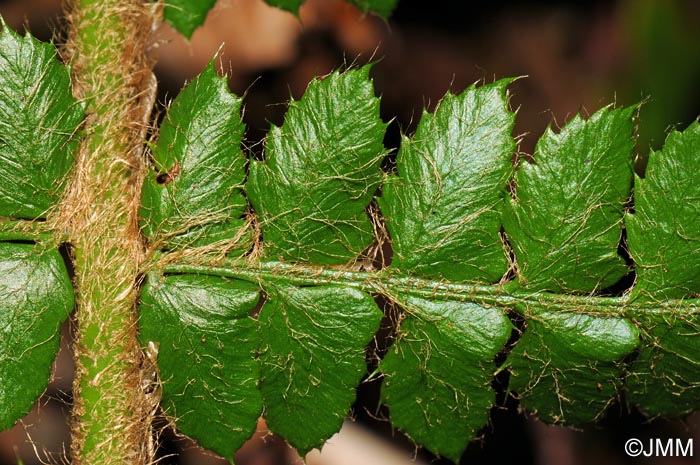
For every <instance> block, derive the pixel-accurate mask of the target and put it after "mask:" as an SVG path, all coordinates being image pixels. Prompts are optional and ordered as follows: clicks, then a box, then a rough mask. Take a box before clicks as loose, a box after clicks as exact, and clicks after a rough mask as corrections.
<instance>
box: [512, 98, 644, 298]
mask: <svg viewBox="0 0 700 465" xmlns="http://www.w3.org/2000/svg"><path fill="white" fill-rule="evenodd" d="M635 110H636V107H628V108H622V109H610V108H603V109H601V110H599V111H598V112H596V113H595V114H594V115H593V116H591V117H590V118H589V119H588V120H584V119H583V118H581V116H580V115H577V116H575V117H574V118H573V119H572V120H571V121H569V123H568V124H567V125H566V126H565V127H564V128H563V129H562V130H561V132H560V133H559V134H555V133H554V132H552V130H551V129H548V130H547V131H546V132H545V134H544V135H543V136H542V137H541V138H540V140H539V141H538V142H537V146H536V148H535V155H534V158H535V162H534V163H522V164H521V165H520V169H519V170H518V172H517V173H516V174H515V184H516V193H517V198H516V199H514V200H512V201H510V202H507V203H506V210H505V214H504V216H503V224H504V227H505V230H506V232H507V233H508V237H509V239H510V242H511V244H512V246H513V249H514V252H515V256H516V259H517V262H518V278H519V281H520V283H521V284H522V285H523V286H526V287H528V288H530V289H535V290H541V289H545V290H549V291H553V292H567V291H568V292H571V291H573V292H590V291H594V290H600V289H603V288H606V287H608V286H610V285H612V284H614V283H615V282H616V281H618V280H619V279H620V278H621V277H622V276H624V275H625V274H627V273H628V271H629V270H628V269H627V267H626V266H625V263H624V261H623V259H622V258H621V257H620V256H618V254H617V244H618V242H619V240H620V234H621V229H622V208H623V205H624V203H625V202H627V200H628V198H629V195H630V185H631V182H632V149H633V147H634V142H633V140H632V131H633V128H634V124H633V121H632V114H633V113H634V111H635Z"/></svg>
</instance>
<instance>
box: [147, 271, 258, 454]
mask: <svg viewBox="0 0 700 465" xmlns="http://www.w3.org/2000/svg"><path fill="white" fill-rule="evenodd" d="M259 300H260V295H259V292H258V288H257V286H253V285H251V284H248V283H245V282H240V281H233V280H228V279H224V278H219V277H214V276H198V275H174V276H166V277H162V276H158V275H156V274H150V275H149V281H148V284H147V285H146V286H145V287H144V289H143V294H142V297H141V316H140V320H139V323H140V337H141V341H142V344H143V345H144V346H145V345H147V344H148V342H149V341H153V342H156V343H158V344H159V350H158V366H159V369H160V378H161V382H162V395H163V401H162V406H163V410H164V412H165V414H166V415H167V416H169V417H171V418H174V419H175V420H176V425H177V429H178V431H180V432H181V433H183V434H186V435H188V436H190V437H192V438H194V439H196V440H197V441H198V442H199V444H201V445H202V446H203V447H206V448H208V449H211V450H213V451H215V452H216V453H218V454H220V455H222V456H224V457H227V458H229V459H232V458H233V453H234V452H235V451H236V450H238V448H239V447H240V446H241V445H242V444H243V443H244V442H245V441H246V440H247V439H248V438H249V437H250V436H251V435H252V434H253V432H254V431H255V427H256V425H257V420H258V417H259V416H260V414H261V412H262V398H261V396H260V391H259V389H258V378H259V377H260V368H259V364H258V362H257V361H256V359H255V357H256V354H257V351H258V347H259V336H258V324H257V322H256V321H255V320H254V319H253V318H252V317H251V316H250V313H251V312H252V311H253V310H254V309H255V307H256V306H257V304H258V301H259Z"/></svg>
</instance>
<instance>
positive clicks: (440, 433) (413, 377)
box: [380, 297, 512, 462]
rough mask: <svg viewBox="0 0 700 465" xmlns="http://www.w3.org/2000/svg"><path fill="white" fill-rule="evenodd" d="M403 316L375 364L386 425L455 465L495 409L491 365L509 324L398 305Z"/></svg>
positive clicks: (423, 305) (461, 305)
mask: <svg viewBox="0 0 700 465" xmlns="http://www.w3.org/2000/svg"><path fill="white" fill-rule="evenodd" d="M400 300H401V301H402V306H404V308H405V309H406V316H405V318H404V319H403V321H402V322H401V325H400V327H399V330H398V334H399V336H398V339H397V341H396V342H395V343H394V345H393V346H392V347H391V348H390V349H389V353H388V354H387V355H386V356H385V357H384V359H383V360H382V362H381V365H380V369H381V370H382V372H384V373H385V376H386V378H385V380H384V384H383V387H382V398H383V401H384V403H385V404H386V405H388V406H389V409H390V412H391V422H392V423H393V424H394V426H396V427H398V428H399V429H401V430H402V431H404V432H405V433H406V434H407V435H408V436H409V437H411V438H412V439H413V440H414V441H416V443H417V444H422V445H424V446H425V447H427V448H428V449H430V451H432V452H434V453H436V454H439V455H442V456H445V457H447V458H449V459H451V460H453V461H455V462H457V461H458V460H459V457H460V455H461V453H462V451H463V450H464V448H465V447H466V446H467V443H468V442H469V441H470V440H471V439H473V438H474V436H475V435H476V432H477V431H479V430H480V429H481V428H482V427H483V426H484V425H485V424H486V422H487V420H488V415H489V409H490V408H491V407H492V406H493V404H494V402H495V393H494V392H493V390H492V389H491V382H492V381H493V375H494V373H495V371H496V366H495V364H494V358H495V357H496V354H497V353H498V352H499V351H500V350H501V349H502V348H503V346H504V345H505V343H506V341H507V340H508V337H509V336H510V333H511V330H512V325H511V323H510V320H509V319H508V318H507V317H506V316H505V314H504V313H503V312H502V311H501V310H500V309H497V308H486V307H482V306H479V305H477V304H474V303H471V302H449V301H448V302H446V301H442V302H441V301H430V300H425V299H420V298H415V297H406V298H405V299H403V298H402V299H400Z"/></svg>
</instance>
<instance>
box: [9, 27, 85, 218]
mask: <svg viewBox="0 0 700 465" xmlns="http://www.w3.org/2000/svg"><path fill="white" fill-rule="evenodd" d="M0 27H2V32H0V179H1V180H2V182H0V217H3V216H9V217H15V218H23V219H34V218H42V217H44V216H45V215H46V212H47V210H49V209H50V208H51V207H53V206H54V205H55V204H56V203H57V202H58V200H59V198H60V196H61V192H62V189H63V187H64V185H65V181H66V178H67V174H68V170H69V169H70V166H71V163H72V162H73V158H74V157H75V151H76V148H77V139H76V137H75V134H76V132H77V129H78V126H79V125H80V124H81V122H82V121H83V117H84V111H83V105H82V104H79V103H78V102H77V101H76V100H75V99H74V98H73V95H72V93H71V85H70V76H69V73H68V69H67V68H66V67H65V66H63V65H62V64H60V63H59V62H58V61H57V60H56V53H55V51H54V47H53V45H51V44H45V43H41V42H39V41H37V40H36V39H34V38H33V37H32V36H31V35H29V34H27V35H26V36H24V37H20V36H19V35H18V34H16V33H15V32H14V31H12V30H11V29H10V28H9V27H8V26H7V25H5V24H4V23H3V22H1V21H0Z"/></svg>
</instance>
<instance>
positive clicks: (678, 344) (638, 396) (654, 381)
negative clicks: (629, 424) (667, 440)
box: [626, 304, 700, 416]
mask: <svg viewBox="0 0 700 465" xmlns="http://www.w3.org/2000/svg"><path fill="white" fill-rule="evenodd" d="M659 310H660V311H659V312H658V313H656V314H654V313H651V314H649V313H647V314H640V315H636V318H635V320H636V321H638V323H639V324H640V325H641V326H642V327H643V328H644V332H643V333H642V344H643V345H642V349H641V350H640V352H639V356H638V357H637V358H636V359H635V360H634V363H633V364H632V367H631V368H630V373H629V374H628V376H627V383H626V384H627V400H628V401H629V402H630V403H631V404H636V405H638V406H639V407H640V409H641V410H642V411H643V412H645V413H647V414H648V415H649V416H657V415H674V416H678V415H684V414H686V413H689V412H692V411H693V410H697V409H698V408H699V407H700V358H699V357H698V353H699V348H700V309H698V307H697V304H696V305H695V306H693V307H689V306H681V305H679V307H678V308H673V307H668V306H665V307H660V308H659Z"/></svg>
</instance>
